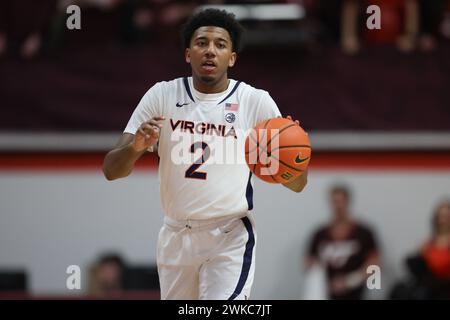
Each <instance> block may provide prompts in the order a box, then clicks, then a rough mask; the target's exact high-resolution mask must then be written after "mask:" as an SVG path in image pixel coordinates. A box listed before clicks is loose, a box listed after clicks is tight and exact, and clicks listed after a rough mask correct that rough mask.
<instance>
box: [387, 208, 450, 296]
mask: <svg viewBox="0 0 450 320" xmlns="http://www.w3.org/2000/svg"><path fill="white" fill-rule="evenodd" d="M405 262H406V266H407V268H408V271H409V272H410V277H409V278H408V279H407V280H404V281H401V282H399V283H398V284H397V285H395V286H394V289H393V290H392V293H391V298H392V299H416V300H417V299H450V201H444V202H442V203H440V204H439V205H438V207H437V208H436V210H435V212H434V214H433V217H432V234H431V237H430V239H428V241H426V242H425V243H424V244H423V245H422V248H421V249H420V251H419V252H418V253H416V254H413V255H411V256H409V257H407V258H406V260H405Z"/></svg>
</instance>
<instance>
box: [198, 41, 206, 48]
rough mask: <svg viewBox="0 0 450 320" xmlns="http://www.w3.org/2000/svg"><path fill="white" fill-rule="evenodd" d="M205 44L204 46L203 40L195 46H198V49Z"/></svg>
mask: <svg viewBox="0 0 450 320" xmlns="http://www.w3.org/2000/svg"><path fill="white" fill-rule="evenodd" d="M205 44H206V42H205V41H203V40H200V41H197V45H198V46H199V47H203V46H204V45H205Z"/></svg>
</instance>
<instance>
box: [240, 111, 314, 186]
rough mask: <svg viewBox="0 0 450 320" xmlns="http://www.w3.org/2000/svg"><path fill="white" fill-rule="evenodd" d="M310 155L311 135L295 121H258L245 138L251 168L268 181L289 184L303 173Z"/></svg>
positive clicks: (273, 119) (281, 119) (278, 119)
mask: <svg viewBox="0 0 450 320" xmlns="http://www.w3.org/2000/svg"><path fill="white" fill-rule="evenodd" d="M310 158H311V144H310V141H309V138H308V134H307V133H306V132H305V131H304V130H303V129H302V128H301V127H300V126H299V125H297V124H296V123H295V122H294V121H292V120H289V119H286V118H272V119H268V120H265V121H263V122H260V123H258V124H257V125H256V126H255V127H254V128H253V129H252V130H251V131H250V133H249V135H248V136H247V138H246V140H245V160H246V162H247V165H248V166H249V168H250V170H251V171H252V172H253V173H254V174H255V175H256V176H257V177H258V178H260V179H262V180H264V181H266V182H269V183H286V182H289V181H291V180H293V179H294V178H295V177H297V176H299V175H300V174H302V172H303V171H305V170H306V168H307V167H308V164H309V161H310Z"/></svg>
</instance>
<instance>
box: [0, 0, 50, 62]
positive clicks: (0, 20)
mask: <svg viewBox="0 0 450 320" xmlns="http://www.w3.org/2000/svg"><path fill="white" fill-rule="evenodd" d="M56 6H57V0H41V1H33V0H15V1H13V0H2V1H0V57H2V56H5V55H6V54H7V52H9V53H12V54H13V55H19V56H20V57H22V58H23V59H32V58H35V57H36V56H38V55H39V53H40V52H41V50H42V48H43V45H44V42H45V40H46V36H47V33H48V29H49V27H50V24H51V21H52V19H53V16H54V14H55V12H56Z"/></svg>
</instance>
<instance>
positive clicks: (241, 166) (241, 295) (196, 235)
mask: <svg viewBox="0 0 450 320" xmlns="http://www.w3.org/2000/svg"><path fill="white" fill-rule="evenodd" d="M241 33H242V28H241V26H240V24H239V23H238V22H237V21H236V20H235V18H234V15H232V14H229V13H227V12H225V11H220V10H217V9H207V10H204V11H201V12H199V13H197V14H196V15H194V16H193V17H191V19H190V20H189V21H188V22H187V24H186V25H185V27H184V30H183V33H182V35H183V38H184V46H185V58H186V62H187V63H189V64H190V65H191V69H192V77H185V78H178V79H175V80H172V81H167V82H166V81H163V82H159V83H157V84H155V85H154V86H153V87H152V88H150V89H149V90H148V91H147V93H146V94H145V95H144V96H143V98H142V99H141V101H140V102H139V104H138V106H137V107H136V109H135V111H134V113H133V114H132V116H131V119H130V120H129V122H128V125H127V126H126V128H125V131H124V133H123V136H122V137H121V139H120V140H119V142H118V144H117V146H116V148H115V149H114V150H112V151H110V152H109V153H108V154H107V155H106V157H105V160H104V165H103V171H104V173H105V176H106V178H107V179H108V180H114V179H117V178H122V177H125V176H128V175H129V174H130V173H131V171H132V169H133V166H134V163H135V162H136V160H137V159H138V158H139V157H141V156H142V154H144V153H145V152H146V150H148V149H149V148H151V147H152V146H153V145H154V144H155V143H158V145H157V148H158V155H159V158H160V162H159V176H160V192H161V202H162V207H163V210H164V212H165V218H164V225H163V227H162V228H161V231H160V233H159V238H158V248H157V265H158V273H159V277H160V284H161V298H162V299H220V300H225V299H247V298H248V297H249V295H250V289H251V286H252V282H253V275H254V270H255V264H254V259H255V250H254V249H255V243H256V233H255V229H254V221H253V219H252V217H251V216H250V214H249V211H250V210H251V209H252V208H253V203H252V194H253V189H252V174H251V172H250V171H249V169H248V166H247V164H246V163H245V161H244V162H243V163H231V164H230V163H226V164H223V163H216V162H217V161H214V154H215V151H217V150H218V149H219V148H221V147H222V143H223V142H224V141H230V139H231V141H233V142H234V143H236V141H241V142H242V141H245V135H242V134H240V132H241V131H239V130H247V129H251V128H253V127H254V126H255V125H256V124H257V123H258V122H260V121H263V120H266V119H269V118H274V117H278V116H280V111H279V110H278V107H277V105H276V104H275V102H274V101H273V100H272V98H271V97H270V95H269V94H268V93H267V92H266V91H263V90H259V89H255V88H253V87H251V86H250V85H248V84H245V83H243V82H241V81H235V80H232V79H229V78H228V76H227V70H228V68H230V67H233V66H234V64H235V62H236V52H237V51H238V46H239V40H240V38H241ZM297 124H298V122H297ZM211 138H214V139H211ZM185 141H189V143H188V144H187V145H186V147H185V149H186V150H179V149H180V145H181V146H183V142H185ZM241 145H243V144H241ZM175 151H176V152H175ZM179 152H185V153H187V154H191V155H196V156H195V157H194V158H193V161H191V162H189V163H186V162H181V163H180V161H178V160H179V159H178V157H177V155H178V153H179ZM239 152H241V153H242V157H243V153H244V148H241V149H239ZM306 176H307V174H306V173H303V174H302V175H301V176H300V177H298V178H295V180H294V181H291V182H289V183H287V184H285V186H286V187H288V188H289V189H291V190H293V191H295V192H300V191H301V190H302V189H303V188H304V186H305V185H306V180H307V177H306Z"/></svg>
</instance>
